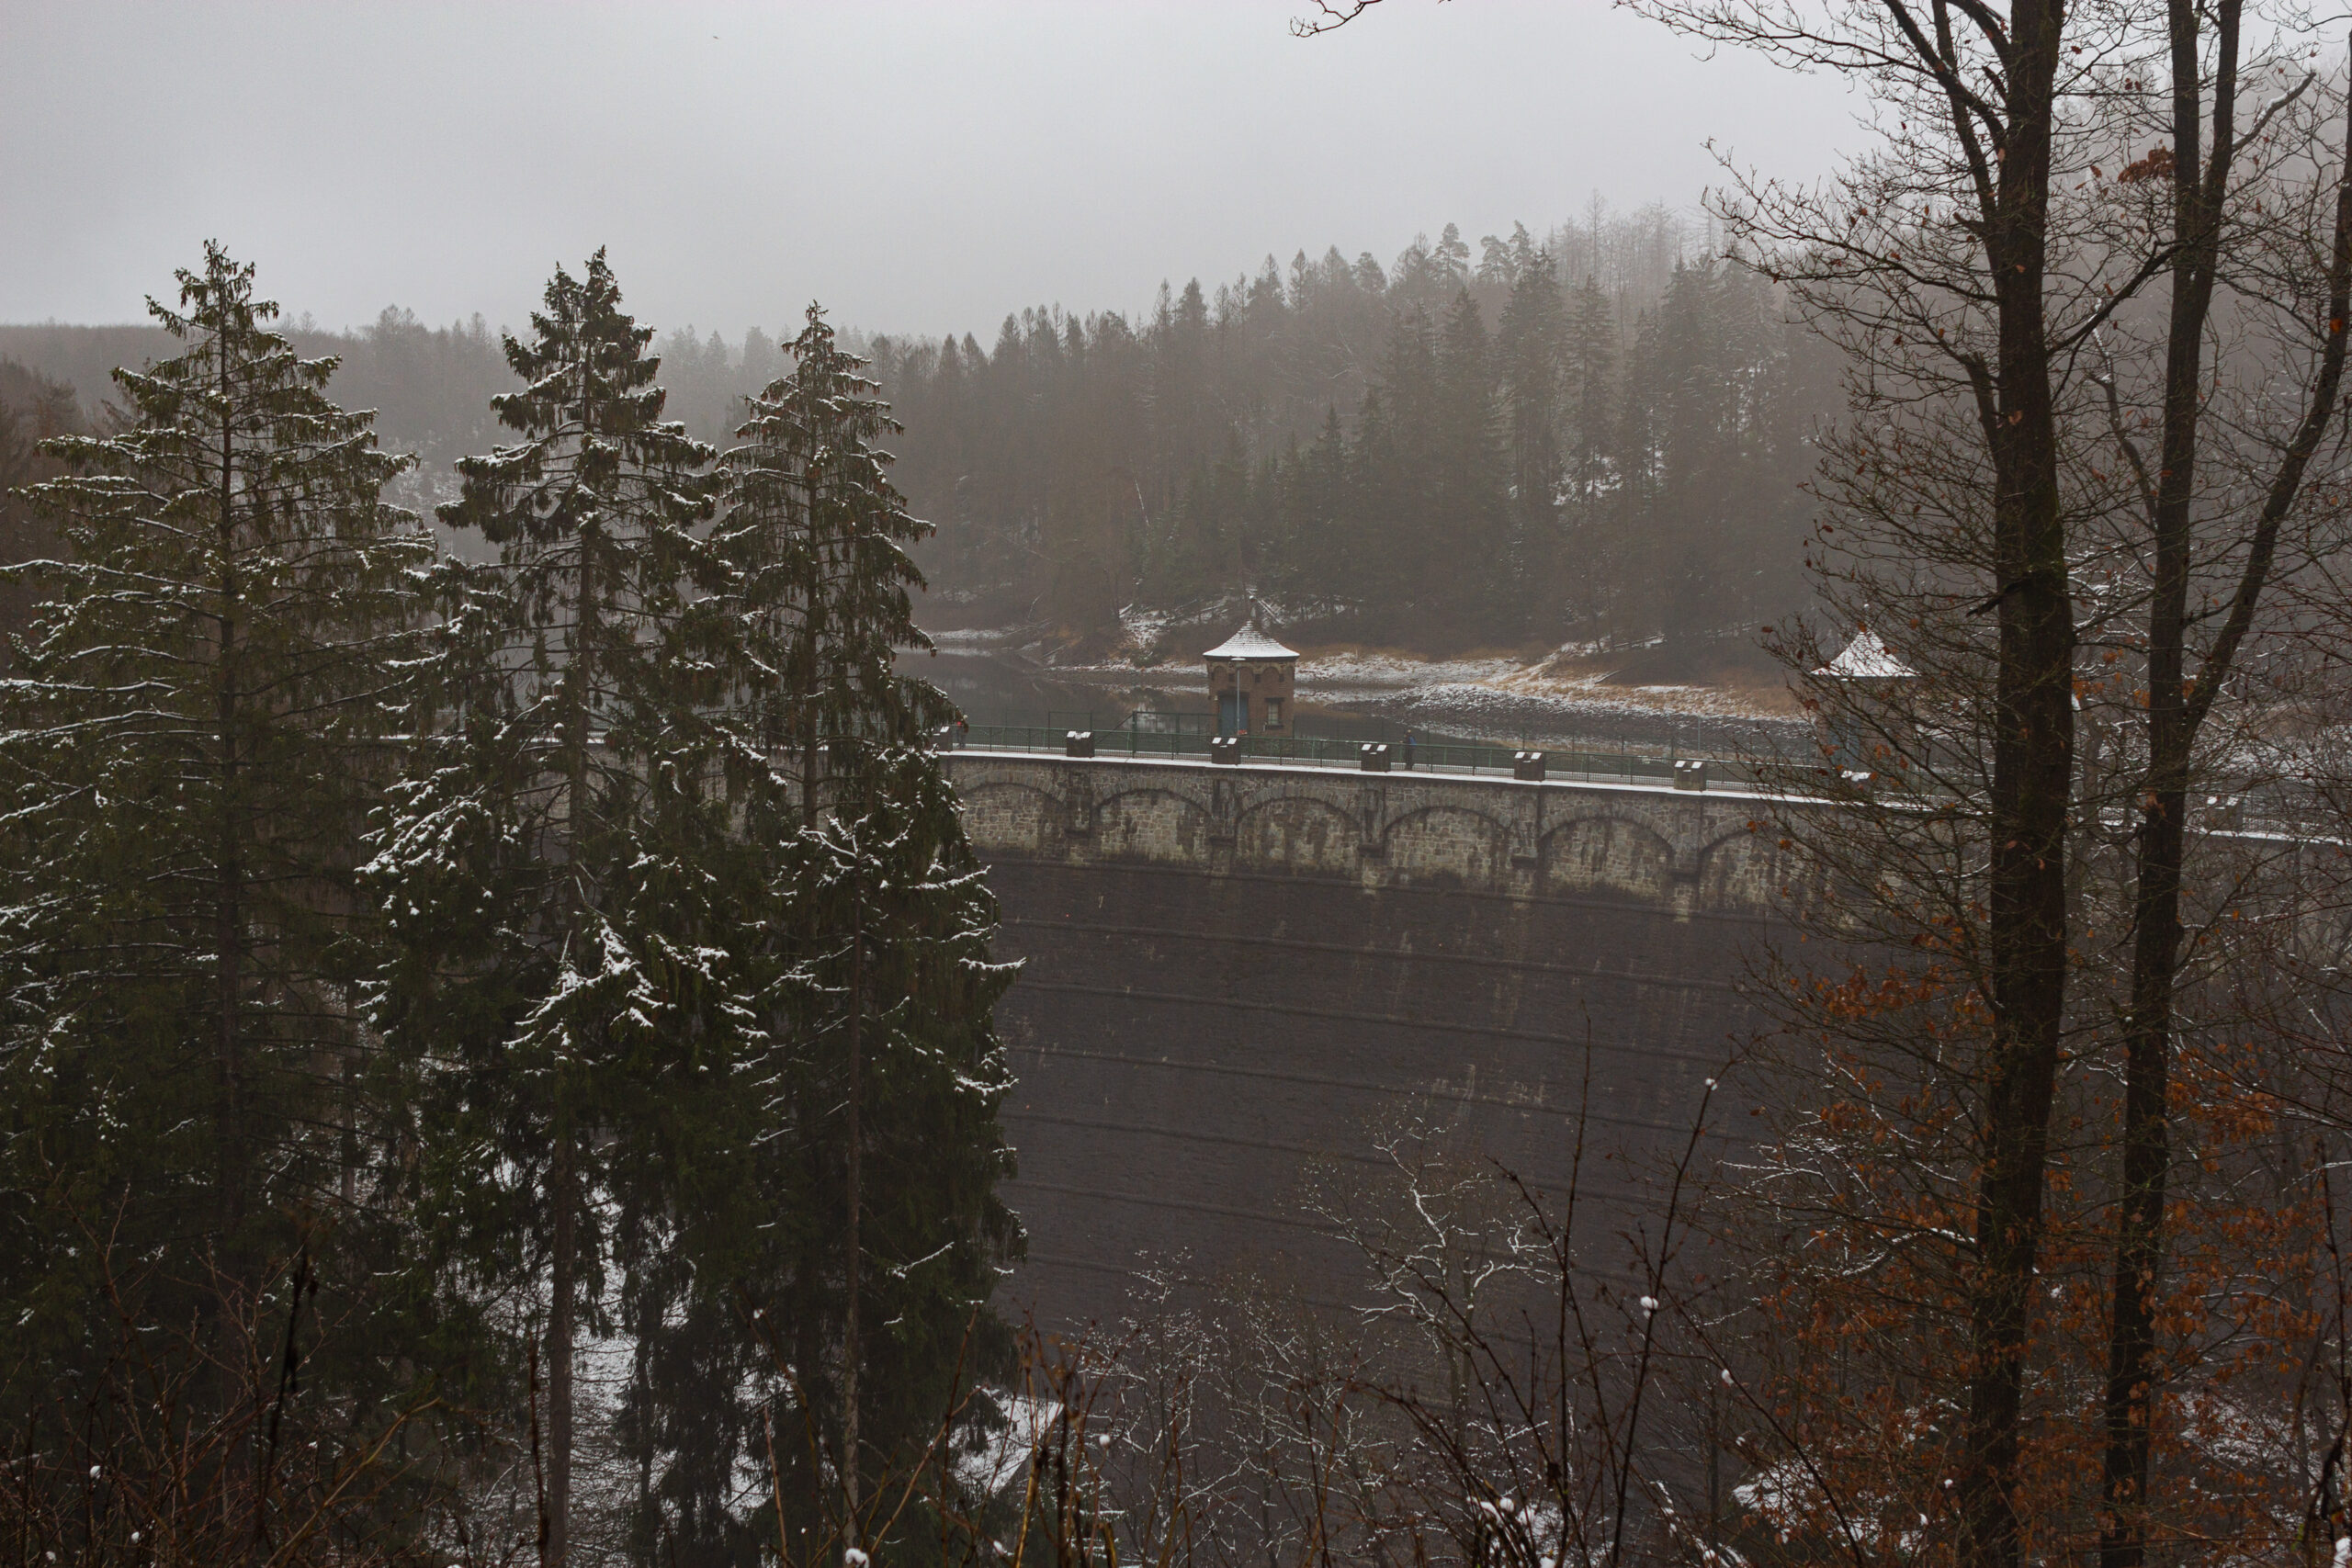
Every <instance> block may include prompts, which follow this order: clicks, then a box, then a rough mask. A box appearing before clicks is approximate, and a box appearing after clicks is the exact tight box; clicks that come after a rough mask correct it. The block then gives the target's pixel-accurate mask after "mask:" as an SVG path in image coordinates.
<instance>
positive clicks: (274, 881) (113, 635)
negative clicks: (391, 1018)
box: [0, 245, 432, 1400]
mask: <svg viewBox="0 0 2352 1568" xmlns="http://www.w3.org/2000/svg"><path fill="white" fill-rule="evenodd" d="M179 285H180V288H179V302H178V307H177V309H172V308H168V307H165V306H164V305H162V304H158V303H156V302H154V301H152V300H151V301H150V302H149V310H150V311H151V312H152V313H153V315H154V317H155V319H156V320H157V321H159V322H161V323H162V325H163V326H164V328H165V330H167V331H168V332H169V333H171V334H172V335H173V336H174V337H175V338H177V339H179V340H181V342H182V344H183V345H184V346H183V349H182V352H181V353H180V354H179V355H178V356H177V357H175V358H173V359H171V360H168V361H166V362H165V363H163V364H161V365H157V366H154V367H152V368H150V369H148V370H146V371H144V372H131V371H128V370H118V371H117V372H116V373H115V378H116V382H117V384H118V386H119V388H120V389H121V393H122V395H123V399H124V403H125V408H126V411H127V413H128V422H127V423H126V424H125V425H124V426H123V427H122V428H120V429H119V431H118V432H117V433H115V434H107V435H103V436H74V437H61V438H59V439H57V440H54V441H51V442H50V443H48V444H47V447H46V449H47V450H48V451H49V453H50V454H51V456H52V457H56V458H58V459H61V460H62V462H64V463H65V464H66V465H67V466H68V468H69V471H68V472H67V474H66V475H65V476H63V477H62V478H58V479H52V480H51V481H50V482H48V483H45V484H42V485H40V486H37V487H35V488H34V489H33V490H32V491H30V492H29V495H30V498H31V500H32V501H33V502H34V503H35V505H36V506H37V508H38V509H39V510H40V511H41V512H42V513H45V514H46V515H47V517H48V518H49V519H50V520H51V522H52V523H53V524H54V525H55V526H56V529H57V531H58V533H59V535H60V536H61V537H62V539H63V541H64V542H65V544H66V547H67V548H66V549H65V550H64V551H63V552H62V554H61V557H60V558H58V559H54V560H46V561H40V562H35V563H33V564H32V565H30V566H28V567H25V568H21V569H18V570H17V573H15V574H14V575H16V576H17V577H18V578H20V579H25V580H29V581H30V582H31V583H32V584H33V585H34V587H35V588H36V590H37V592H38V594H39V597H40V603H39V604H38V607H37V608H36V610H35V612H34V614H33V616H32V619H31V622H30V625H29V626H28V630H27V631H26V632H25V633H24V634H23V636H22V637H20V638H19V639H18V641H17V676H16V678H15V679H13V680H10V681H8V682H6V684H5V686H0V705H4V706H5V714H4V715H0V722H4V723H5V730H4V731H0V796H4V797H5V800H4V807H5V813H6V816H5V824H6V825H5V828H0V883H4V884H5V892H0V1166H5V1170H0V1190H6V1191H8V1192H9V1193H11V1194H13V1195H15V1196H14V1198H13V1199H12V1201H11V1202H10V1204H9V1208H8V1217H7V1220H6V1223H5V1224H0V1298H5V1300H0V1320H5V1321H6V1322H8V1323H9V1324H10V1325H11V1327H10V1331H9V1333H10V1338H11V1340H12V1343H13V1346H14V1348H16V1349H17V1350H18V1351H24V1352H30V1354H29V1355H28V1356H27V1357H26V1358H25V1359H21V1360H16V1359H12V1370H14V1371H17V1372H19V1373H23V1372H26V1371H28V1369H29V1370H32V1371H39V1369H40V1367H41V1366H42V1365H44V1364H46V1365H51V1366H54V1365H56V1364H57V1363H56V1362H55V1361H45V1360H44V1358H47V1357H51V1356H53V1357H56V1358H60V1359H63V1360H65V1361H67V1362H70V1361H71V1359H72V1358H73V1355H74V1348H75V1347H76V1346H77V1345H79V1344H82V1343H83V1342H84V1340H83V1337H82V1336H83V1329H84V1326H85V1314H93V1313H107V1312H109V1311H111V1310H112V1308H110V1307H109V1306H108V1305H107V1303H106V1302H105V1300H104V1297H103V1293H102V1292H101V1291H100V1290H99V1289H98V1275H97V1270H98V1269H99V1268H100V1266H101V1259H100V1258H98V1257H97V1256H96V1254H97V1252H98V1251H99V1250H100V1249H99V1248H96V1247H93V1246H91V1245H90V1243H89V1239H88V1235H85V1233H84V1231H83V1229H82V1227H84V1226H87V1227H90V1231H91V1233H92V1234H98V1235H109V1236H110V1239H111V1243H112V1246H113V1250H114V1251H115V1253H116V1254H117V1255H118V1256H120V1257H126V1258H137V1259H139V1260H141V1262H142V1263H147V1264H153V1265H156V1266H158V1267H157V1268H156V1270H155V1277H157V1278H166V1279H174V1280H180V1281H185V1282H187V1296H188V1298H189V1299H188V1300H187V1301H185V1302H183V1303H178V1304H176V1305H175V1303H171V1302H149V1303H141V1310H145V1311H152V1312H155V1313H159V1314H172V1315H177V1316H178V1319H179V1321H182V1322H186V1321H187V1316H186V1315H185V1314H188V1313H191V1312H192V1313H195V1314H199V1315H208V1314H215V1313H216V1312H217V1313H218V1320H219V1321H220V1322H221V1323H224V1324H225V1323H229V1322H232V1321H233V1320H234V1314H232V1313H229V1312H225V1311H220V1310H219V1309H220V1308H222V1307H225V1306H228V1305H230V1304H231V1303H232V1301H235V1300H244V1301H250V1300H252V1299H253V1298H254V1293H255V1292H260V1291H261V1290H263V1289H264V1288H265V1287H266V1284H267V1278H266V1269H268V1267H269V1266H270V1265H271V1264H272V1263H273V1262H275V1263H277V1264H284V1263H286V1262H287V1260H288V1258H291V1257H292V1255H293V1254H294V1252H295V1250H296V1249H297V1248H298V1247H307V1248H310V1249H311V1255H312V1257H313V1258H314V1260H315V1261H316V1262H317V1273H316V1276H315V1277H316V1278H318V1279H319V1280H321V1281H322V1283H323V1284H324V1285H325V1287H326V1288H327V1289H328V1291H329V1292H331V1294H332V1293H333V1292H338V1291H340V1290H342V1289H343V1288H345V1286H346V1285H348V1286H351V1287H352V1288H354V1289H358V1290H366V1289H368V1284H367V1277H368V1273H369V1270H368V1268H367V1267H366V1266H364V1265H362V1266H360V1267H357V1268H356V1269H352V1270H349V1271H347V1272H346V1271H343V1270H339V1269H338V1268H337V1267H336V1266H335V1263H334V1258H332V1257H329V1258H320V1257H319V1254H320V1253H321V1252H322V1250H326V1251H331V1250H332V1249H333V1247H335V1246H340V1245H344V1244H346V1243H348V1242H349V1240H350V1238H351V1237H352V1236H353V1235H355V1234H356V1232H357V1231H358V1230H359V1229H360V1228H361V1227H360V1226H359V1225H357V1224H355V1223H354V1222H355V1221H356V1218H357V1216H356V1215H355V1213H354V1212H353V1211H354V1210H355V1208H356V1207H357V1206H359V1205H361V1204H363V1203H364V1201H365V1199H366V1197H367V1193H366V1192H365V1191H364V1190H362V1188H361V1185H360V1183H359V1182H358V1181H357V1180H356V1176H357V1170H356V1167H357V1165H358V1163H359V1158H360V1152H359V1147H358V1136H357V1132H358V1130H357V1128H356V1126H355V1122H356V1118H357V1115H358V1110H357V1107H356V1104H355V1099H356V1085H357V1082H358V1079H359V1077H360V1075H361V1073H362V1071H363V1068H364V1061H363V1058H364V1055H365V1053H366V1048H367V1044H368V1042H367V1040H366V1038H365V1036H364V1035H363V1033H362V1032H361V1031H360V1030H359V1028H358V1027H357V1024H356V1018H355V1010H354V1008H353V1005H352V998H353V992H354V987H356V984H357V983H358V982H359V981H360V980H361V979H362V978H363V976H365V975H366V973H367V970H368V965H369V964H370V946H371V944H370V942H369V940H368V931H367V929H366V919H365V914H364V908H363V904H362V901H361V900H360V899H358V898H357V897H356V892H355V888H354V886H353V884H354V874H355V868H356V864H357V858H358V854H359V850H360V842H361V835H362V831H363V829H364V825H365V820H366V814H367V811H368V804H369V802H370V800H371V799H372V798H373V795H374V793H375V791H376V790H377V789H378V788H379V787H380V784H381V783H382V781H383V780H384V778H385V777H387V776H388V775H389V773H390V748H391V744H392V737H393V735H394V732H395V731H396V730H397V728H399V727H400V726H401V724H402V723H403V722H404V720H405V718H406V713H405V708H406V704H407V701H408V693H407V687H406V682H407V680H408V671H409V669H410V665H411V662H412V660H411V659H410V656H409V650H410V649H411V648H412V647H413V640H414V639H415V638H416V637H418V636H419V635H420V615H419V613H418V600H417V595H416V585H417V581H418V576H419V573H420V571H421V569H422V568H423V566H424V563H425V562H427V561H428V560H429V559H430V558H431V556H432V545H431V541H430V540H429V538H427V537H426V536H424V533H423V532H422V530H421V529H419V528H418V526H417V525H416V520H415V518H414V517H413V516H412V515H411V514H409V513H404V512H401V511H399V510H397V509H395V508H392V507H390V506H388V505H386V504H385V503H384V502H383V499H382V496H383V491H384V487H385V485H386V484H387V482H388V481H390V479H392V478H393V477H394V476H395V475H396V474H398V473H399V472H400V471H401V469H402V468H405V467H406V466H407V464H408V461H409V459H407V458H406V457H395V456H392V455H390V454H388V453H385V452H383V451H380V450H379V449H378V446H377V439H376V435H375V433H374V431H373V430H372V429H371V428H370V426H371V423H372V420H373V416H372V415H370V414H366V413H352V412H345V410H343V409H341V408H338V407H336V406H335V405H334V403H333V402H331V401H330V400H328V398H327V397H326V394H325V389H326V387H327V384H328V381H329V378H330V377H331V376H332V374H333V373H334V368H335V362H334V360H332V359H322V360H309V361H305V360H302V359H300V358H298V357H297V355H296V354H295V352H294V349H293V347H292V345H291V344H289V343H288V341H287V340H286V339H285V338H284V337H283V336H280V335H279V334H278V333H276V332H274V331H272V330H270V328H269V326H268V324H267V323H268V322H269V321H271V320H272V318H274V317H275V316H276V314H277V307H276V306H275V305H272V304H270V303H267V302H266V301H263V300H259V299H254V291H253V285H254V273H253V268H252V267H251V266H250V265H240V264H238V263H236V262H234V261H232V260H231V259H230V257H229V256H228V255H227V254H225V253H223V252H222V250H221V249H220V247H219V246H218V245H208V246H207V247H206V253H205V260H204V265H203V267H202V269H201V270H200V271H197V272H182V273H180V274H179ZM355 1277H356V1278H355ZM331 1310H340V1308H337V1307H334V1306H333V1305H332V1303H331ZM223 1332H227V1330H223ZM214 1348H215V1349H216V1350H217V1351H218V1352H220V1355H221V1357H222V1359H221V1363H220V1364H221V1366H222V1367H223V1368H224V1369H226V1368H231V1367H236V1366H251V1367H254V1368H260V1367H264V1366H266V1365H267V1364H268V1363H269V1361H270V1359H271V1357H272V1356H273V1355H275V1354H276V1349H275V1348H274V1347H252V1346H231V1345H223V1344H217V1343H216V1344H215V1345H214ZM218 1384H219V1386H218V1387H217V1388H216V1390H215V1392H216V1394H217V1396H218V1397H220V1398H222V1399H233V1398H237V1397H241V1396H242V1394H241V1389H242V1385H241V1384H240V1383H239V1382H238V1380H237V1379H235V1378H233V1377H230V1376H229V1375H228V1374H227V1372H226V1371H224V1372H223V1373H222V1376H221V1378H220V1380H218ZM250 1392H251V1391H250V1390H243V1394H249V1393H250ZM41 1397H42V1398H43V1399H44V1400H45V1399H46V1398H47V1397H48V1394H47V1393H46V1392H43V1393H42V1394H41Z"/></svg>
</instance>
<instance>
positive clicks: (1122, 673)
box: [932, 628, 1804, 751]
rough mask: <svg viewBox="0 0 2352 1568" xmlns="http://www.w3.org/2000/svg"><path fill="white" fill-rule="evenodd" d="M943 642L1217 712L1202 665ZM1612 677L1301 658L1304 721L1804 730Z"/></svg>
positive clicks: (1781, 697)
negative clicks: (1077, 657)
mask: <svg viewBox="0 0 2352 1568" xmlns="http://www.w3.org/2000/svg"><path fill="white" fill-rule="evenodd" d="M932 637H933V641H934V643H936V644H937V646H938V649H939V652H940V654H941V656H942V657H943V658H946V659H956V660H959V661H960V660H963V659H978V660H989V662H990V663H992V664H1010V665H1012V666H1014V667H1017V669H1019V670H1020V671H1023V672H1024V673H1026V674H1028V675H1029V676H1031V677H1033V678H1034V679H1035V680H1037V681H1039V682H1053V683H1055V684H1057V685H1063V686H1076V687H1091V688H1099V689H1102V690H1103V691H1104V692H1105V693H1106V694H1110V693H1114V692H1116V693H1124V694H1143V693H1153V694H1167V695H1168V696H1169V697H1170V698H1171V699H1174V698H1196V699H1199V701H1200V703H1201V705H1205V699H1206V682H1205V679H1204V672H1203V671H1202V669H1201V667H1200V666H1199V665H1198V664H1197V663H1191V662H1184V663H1179V662H1174V661H1170V662H1165V663H1158V664H1151V665H1138V664H1135V663H1132V662H1128V661H1126V660H1110V661H1102V662H1095V663H1086V664H1064V663H1058V662H1055V661H1053V660H1052V659H1051V655H1050V651H1049V647H1048V644H1047V643H1046V641H1045V640H1044V639H1042V638H1039V637H1036V636H1035V633H1033V632H1030V631H1028V630H1027V629H1026V628H1000V629H986V630H956V631H943V632H934V633H933V634H932ZM1611 672H1612V671H1611V669H1610V667H1609V662H1608V660H1606V659H1604V658H1600V657H1597V656H1595V655H1593V654H1591V653H1589V652H1587V651H1584V650H1561V651H1559V652H1556V653H1555V654H1552V655H1550V656H1547V657H1546V658H1544V659H1542V660H1532V661H1531V660H1524V659H1519V658H1511V657H1508V656H1498V657H1487V658H1467V659H1420V658H1416V657H1413V656H1411V655H1408V654H1401V653H1394V652H1386V651H1377V652H1368V651H1364V650H1361V649H1336V650H1322V651H1317V650H1314V649H1308V650H1306V652H1305V653H1304V654H1303V656H1302V657H1301V658H1300V660H1299V665H1298V697H1299V701H1300V704H1301V711H1302V715H1303V716H1305V715H1312V714H1313V713H1315V712H1316V711H1317V710H1318V709H1319V710H1323V711H1325V712H1328V713H1337V714H1345V715H1350V716H1362V717H1365V718H1378V719H1385V720H1387V721H1389V722H1391V723H1394V724H1397V725H1401V726H1406V727H1410V728H1421V729H1425V730H1428V731H1430V732H1432V733H1442V734H1449V735H1454V736H1459V737H1462V738H1464V739H1472V740H1480V741H1487V742H1491V743H1496V744H1506V745H1516V744H1524V743H1532V744H1545V745H1559V746H1566V745H1587V746H1593V745H1602V746H1607V747H1610V748H1614V747H1616V746H1619V745H1629V746H1638V747H1652V746H1659V747H1680V748H1682V749H1686V750H1693V751H1700V750H1719V751H1720V750H1745V749H1747V748H1749V747H1752V746H1767V747H1770V744H1771V743H1772V742H1773V741H1776V740H1782V739H1786V738H1787V737H1788V736H1789V735H1790V734H1791V733H1792V731H1794V730H1798V729H1801V728H1804V719H1803V718H1802V717H1801V716H1799V715H1798V714H1797V713H1796V711H1795V709H1794V705H1793V703H1792V701H1791V700H1790V698H1789V696H1788V694H1787V693H1786V692H1785V691H1765V690H1759V689H1757V688H1753V687H1737V686H1714V685H1701V684H1656V685H1620V684H1616V683H1613V682H1611V679H1610V676H1611Z"/></svg>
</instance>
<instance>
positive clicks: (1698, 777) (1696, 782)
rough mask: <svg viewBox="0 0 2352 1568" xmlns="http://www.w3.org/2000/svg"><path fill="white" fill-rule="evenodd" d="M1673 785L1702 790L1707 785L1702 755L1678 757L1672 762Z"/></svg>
mask: <svg viewBox="0 0 2352 1568" xmlns="http://www.w3.org/2000/svg"><path fill="white" fill-rule="evenodd" d="M1674 787H1675V788H1677V789H1697V790H1703V789H1705V788H1706V787H1707V763H1706V760H1705V759H1704V758H1702V757H1684V758H1679V759H1678V760H1677V761H1675V764H1674Z"/></svg>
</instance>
